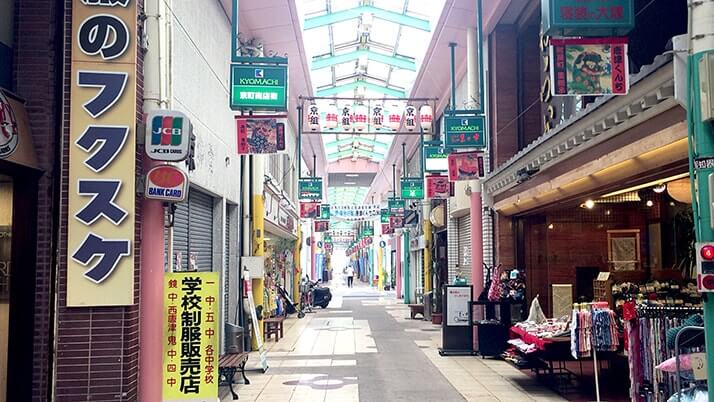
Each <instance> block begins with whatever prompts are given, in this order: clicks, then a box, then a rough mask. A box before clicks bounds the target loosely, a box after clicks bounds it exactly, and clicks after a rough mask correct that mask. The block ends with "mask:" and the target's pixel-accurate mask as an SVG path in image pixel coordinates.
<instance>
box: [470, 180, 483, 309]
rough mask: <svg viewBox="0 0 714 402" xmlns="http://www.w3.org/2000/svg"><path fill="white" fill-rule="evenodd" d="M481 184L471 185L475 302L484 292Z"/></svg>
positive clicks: (472, 279)
mask: <svg viewBox="0 0 714 402" xmlns="http://www.w3.org/2000/svg"><path fill="white" fill-rule="evenodd" d="M480 186H481V183H479V181H478V180H474V181H473V182H472V183H471V205H470V208H469V214H470V215H471V282H472V283H473V286H474V290H473V300H476V299H478V296H479V295H480V294H481V291H482V290H483V229H482V226H483V225H482V220H481V219H482V217H481V213H482V209H481V191H480Z"/></svg>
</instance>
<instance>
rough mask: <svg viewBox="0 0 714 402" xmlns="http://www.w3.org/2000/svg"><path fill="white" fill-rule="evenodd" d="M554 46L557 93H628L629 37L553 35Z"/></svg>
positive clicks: (554, 88)
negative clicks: (579, 37)
mask: <svg viewBox="0 0 714 402" xmlns="http://www.w3.org/2000/svg"><path fill="white" fill-rule="evenodd" d="M550 45H551V46H550V59H551V60H552V62H551V63H550V82H551V83H552V85H551V86H550V88H551V93H552V94H553V95H554V96H572V95H581V96H599V95H626V94H627V92H628V90H629V87H630V77H629V70H628V62H627V38H582V39H574V38H565V39H562V38H558V39H556V38H551V39H550Z"/></svg>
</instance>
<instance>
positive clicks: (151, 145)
mask: <svg viewBox="0 0 714 402" xmlns="http://www.w3.org/2000/svg"><path fill="white" fill-rule="evenodd" d="M146 121H147V124H146V133H145V135H144V137H145V138H144V147H145V148H146V156H148V157H149V158H151V159H153V160H155V161H165V162H180V161H182V160H184V159H186V158H187V157H188V152H189V147H190V145H191V128H192V127H191V122H190V121H189V119H188V117H186V115H185V114H183V113H181V112H179V111H176V110H155V111H152V112H151V113H149V116H148V117H147V118H146Z"/></svg>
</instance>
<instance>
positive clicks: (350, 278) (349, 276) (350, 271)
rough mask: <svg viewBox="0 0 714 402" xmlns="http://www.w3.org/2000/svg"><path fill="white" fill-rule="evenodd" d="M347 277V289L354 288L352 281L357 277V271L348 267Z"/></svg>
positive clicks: (350, 266)
mask: <svg viewBox="0 0 714 402" xmlns="http://www.w3.org/2000/svg"><path fill="white" fill-rule="evenodd" d="M345 275H347V287H348V288H351V287H352V281H353V280H354V276H355V269H354V268H352V265H348V266H347V270H346V271H345Z"/></svg>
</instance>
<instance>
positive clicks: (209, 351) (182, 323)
mask: <svg viewBox="0 0 714 402" xmlns="http://www.w3.org/2000/svg"><path fill="white" fill-rule="evenodd" d="M218 299H219V293H218V272H181V273H167V274H165V275H164V336H163V339H162V343H163V344H164V348H163V356H164V357H163V364H162V371H163V373H164V375H163V398H164V401H165V402H178V401H215V400H217V399H218V356H219V350H218V336H219V334H218V321H219V319H220V317H219V310H218Z"/></svg>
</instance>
